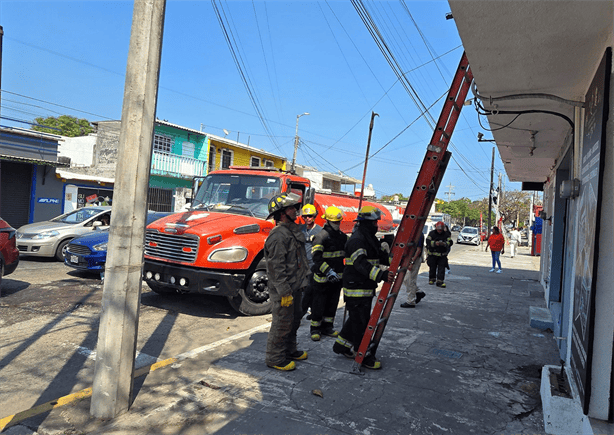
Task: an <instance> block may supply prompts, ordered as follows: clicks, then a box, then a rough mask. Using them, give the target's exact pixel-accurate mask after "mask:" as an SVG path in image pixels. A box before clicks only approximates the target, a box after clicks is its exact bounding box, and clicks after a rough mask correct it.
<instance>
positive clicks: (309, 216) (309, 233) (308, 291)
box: [299, 204, 322, 320]
mask: <svg viewBox="0 0 614 435" xmlns="http://www.w3.org/2000/svg"><path fill="white" fill-rule="evenodd" d="M317 215H318V212H317V211H316V207H315V206H314V205H313V204H306V205H305V206H304V207H303V212H302V217H303V221H304V222H305V223H304V224H302V225H299V228H300V229H301V231H302V232H303V234H305V238H306V239H307V242H306V243H305V250H306V251H307V261H308V262H309V276H308V280H309V285H307V287H305V289H304V291H303V298H302V301H301V308H302V310H303V316H304V315H305V314H307V311H309V308H310V307H311V301H312V299H313V273H311V266H313V259H312V257H311V247H312V246H313V239H314V238H315V236H316V234H318V233H319V232H320V231H321V230H322V227H321V226H320V225H318V224H316V216H317ZM301 317H302V316H301ZM310 319H311V315H308V316H307V320H310Z"/></svg>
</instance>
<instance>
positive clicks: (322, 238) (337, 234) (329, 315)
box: [311, 206, 348, 341]
mask: <svg viewBox="0 0 614 435" xmlns="http://www.w3.org/2000/svg"><path fill="white" fill-rule="evenodd" d="M322 218H323V219H325V220H326V223H325V224H324V228H323V229H322V231H320V232H319V233H318V234H316V236H315V237H314V240H313V246H312V248H311V253H312V259H313V266H312V267H311V270H312V272H313V281H314V287H313V300H312V302H311V339H312V340H313V341H318V340H320V337H321V336H322V335H328V336H331V337H337V335H339V333H338V332H337V331H335V330H334V329H333V323H334V321H335V313H336V312H337V305H339V296H340V294H341V286H342V285H343V283H342V281H341V280H342V278H343V259H344V258H345V251H344V248H345V244H346V242H347V240H348V237H347V236H346V235H345V233H343V232H342V231H341V229H340V226H341V221H342V220H343V213H342V212H341V210H339V209H338V208H337V207H334V206H331V207H328V208H327V209H326V211H325V213H324V215H323V216H322Z"/></svg>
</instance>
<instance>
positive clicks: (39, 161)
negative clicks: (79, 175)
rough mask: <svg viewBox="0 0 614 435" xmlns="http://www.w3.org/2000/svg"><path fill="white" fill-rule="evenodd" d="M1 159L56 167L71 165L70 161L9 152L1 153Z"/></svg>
mask: <svg viewBox="0 0 614 435" xmlns="http://www.w3.org/2000/svg"><path fill="white" fill-rule="evenodd" d="M0 160H9V161H12V162H18V163H32V164H34V165H47V166H53V167H55V168H68V167H70V161H68V162H58V161H54V160H44V159H32V158H27V157H15V156H9V155H7V154H0Z"/></svg>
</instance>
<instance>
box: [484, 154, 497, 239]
mask: <svg viewBox="0 0 614 435" xmlns="http://www.w3.org/2000/svg"><path fill="white" fill-rule="evenodd" d="M494 172H495V147H492V163H491V165H490V186H489V187H488V189H489V190H488V231H487V232H486V235H487V236H488V237H490V230H491V228H492V227H491V226H490V211H491V210H492V177H493V173H494Z"/></svg>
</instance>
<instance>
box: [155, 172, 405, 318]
mask: <svg viewBox="0 0 614 435" xmlns="http://www.w3.org/2000/svg"><path fill="white" fill-rule="evenodd" d="M280 192H294V193H297V194H299V195H300V196H301V197H302V198H303V204H308V203H309V204H314V205H315V207H316V209H317V211H318V220H317V221H316V222H317V223H319V224H320V225H323V224H324V221H323V220H322V218H321V215H322V214H323V213H324V210H325V209H326V207H328V206H331V205H334V206H336V207H339V208H340V209H341V210H342V211H343V212H344V213H345V219H344V221H343V223H342V226H341V229H342V231H344V232H346V233H350V232H351V231H352V228H353V220H354V219H355V218H356V214H357V213H358V202H359V200H358V198H356V197H355V196H350V195H342V194H323V193H316V192H315V191H314V189H313V188H311V187H310V182H309V180H308V179H306V178H302V177H299V176H297V175H293V174H290V173H287V172H281V171H278V170H261V169H253V168H241V167H231V168H230V169H228V170H220V171H213V172H211V173H210V174H209V175H208V176H207V177H205V179H204V181H203V183H202V185H201V187H200V188H199V189H198V192H197V194H196V197H195V198H194V202H193V203H192V207H191V208H190V210H189V211H186V212H183V213H176V214H173V215H170V216H167V217H166V218H163V219H160V220H158V221H156V222H154V223H153V224H151V225H149V226H148V227H147V231H146V234H145V265H144V269H143V276H144V279H145V281H146V282H147V284H148V285H149V287H150V288H151V289H152V290H153V291H154V292H156V293H160V294H164V293H201V294H212V295H221V296H226V297H227V298H228V300H229V301H230V305H231V306H232V307H233V308H234V309H235V310H237V311H239V312H240V313H242V314H245V315H261V314H266V313H269V312H270V310H271V303H270V300H269V292H268V287H267V276H266V264H265V260H264V258H263V248H264V241H265V239H266V238H267V236H268V234H269V232H270V231H271V229H272V228H273V226H274V225H275V222H274V221H273V220H266V218H267V215H268V203H269V200H270V199H271V198H272V197H273V196H275V195H276V194H278V193H280ZM362 205H374V206H376V207H378V208H379V209H380V210H381V211H382V214H383V218H382V221H380V233H379V235H380V237H381V238H382V240H386V241H387V242H388V243H389V244H391V243H392V239H393V232H392V226H393V222H392V216H391V215H390V212H389V211H388V210H387V209H386V207H383V206H378V204H375V203H372V202H368V201H363V203H362Z"/></svg>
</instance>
